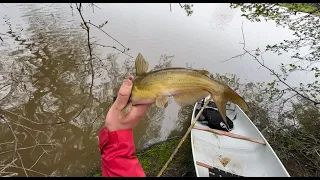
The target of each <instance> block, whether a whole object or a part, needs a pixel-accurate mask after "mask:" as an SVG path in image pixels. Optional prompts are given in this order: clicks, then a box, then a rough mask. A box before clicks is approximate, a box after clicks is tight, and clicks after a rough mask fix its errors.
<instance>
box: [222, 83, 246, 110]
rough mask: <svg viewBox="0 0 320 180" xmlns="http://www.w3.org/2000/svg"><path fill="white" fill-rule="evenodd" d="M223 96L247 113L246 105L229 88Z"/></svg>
mask: <svg viewBox="0 0 320 180" xmlns="http://www.w3.org/2000/svg"><path fill="white" fill-rule="evenodd" d="M225 94H226V97H227V98H228V100H229V101H231V102H233V103H234V104H237V105H238V106H239V107H240V108H241V109H242V110H243V111H244V112H245V113H248V112H249V107H248V104H247V103H246V102H245V101H244V99H243V98H242V97H241V96H239V95H238V94H237V93H236V92H235V91H233V90H232V89H231V88H230V89H229V90H228V91H227V92H226V93H225Z"/></svg>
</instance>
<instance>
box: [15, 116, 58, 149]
mask: <svg viewBox="0 0 320 180" xmlns="http://www.w3.org/2000/svg"><path fill="white" fill-rule="evenodd" d="M11 123H12V124H15V125H17V126H21V127H23V128H26V129H29V130H31V131H35V132H40V133H42V134H44V135H45V136H46V137H47V138H48V140H49V141H50V143H51V146H53V145H52V141H51V139H50V137H49V136H48V135H47V134H46V133H44V132H43V131H40V130H37V129H31V128H29V127H27V126H24V125H22V124H18V123H15V122H13V121H11Z"/></svg>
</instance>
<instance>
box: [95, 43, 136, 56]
mask: <svg viewBox="0 0 320 180" xmlns="http://www.w3.org/2000/svg"><path fill="white" fill-rule="evenodd" d="M96 45H98V46H102V47H107V48H113V49H115V50H117V51H119V52H121V53H123V54H126V55H127V56H129V57H131V58H133V57H132V56H131V55H129V54H128V53H126V52H125V51H121V50H120V49H118V48H117V47H115V46H106V45H103V44H99V43H96Z"/></svg>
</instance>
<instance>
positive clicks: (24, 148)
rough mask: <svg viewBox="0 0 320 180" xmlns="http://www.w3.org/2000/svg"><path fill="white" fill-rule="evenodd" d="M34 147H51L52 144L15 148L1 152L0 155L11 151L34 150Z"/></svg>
mask: <svg viewBox="0 0 320 180" xmlns="http://www.w3.org/2000/svg"><path fill="white" fill-rule="evenodd" d="M35 146H52V144H35V145H33V146H28V147H23V148H17V149H15V150H9V151H4V152H1V153H0V155H2V154H6V153H9V152H13V151H21V150H26V149H31V148H34V147H35Z"/></svg>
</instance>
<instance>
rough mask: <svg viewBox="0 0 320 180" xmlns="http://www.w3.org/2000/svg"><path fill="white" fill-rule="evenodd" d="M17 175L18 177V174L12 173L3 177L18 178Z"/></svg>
mask: <svg viewBox="0 0 320 180" xmlns="http://www.w3.org/2000/svg"><path fill="white" fill-rule="evenodd" d="M10 173H11V172H10ZM17 175H18V173H11V174H8V175H5V176H2V177H13V176H17Z"/></svg>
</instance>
